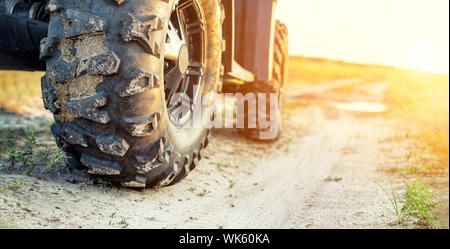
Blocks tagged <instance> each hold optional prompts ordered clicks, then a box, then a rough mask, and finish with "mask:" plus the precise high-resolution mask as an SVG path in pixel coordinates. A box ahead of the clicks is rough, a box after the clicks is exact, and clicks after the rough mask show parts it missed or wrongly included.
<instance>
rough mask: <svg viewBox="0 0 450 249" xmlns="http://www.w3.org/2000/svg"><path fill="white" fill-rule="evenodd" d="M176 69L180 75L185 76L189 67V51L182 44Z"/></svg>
mask: <svg viewBox="0 0 450 249" xmlns="http://www.w3.org/2000/svg"><path fill="white" fill-rule="evenodd" d="M177 64H178V69H179V70H180V73H182V74H185V73H186V71H187V69H188V66H189V49H188V47H187V46H186V45H185V44H183V45H182V46H181V48H180V52H179V53H178V63H177Z"/></svg>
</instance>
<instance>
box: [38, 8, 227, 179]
mask: <svg viewBox="0 0 450 249" xmlns="http://www.w3.org/2000/svg"><path fill="white" fill-rule="evenodd" d="M190 1H191V2H195V3H196V4H197V5H198V6H199V8H200V10H201V15H202V18H203V19H202V22H200V23H199V25H200V27H201V30H202V32H201V35H202V36H203V37H204V40H205V43H204V46H203V48H204V52H205V54H204V58H203V61H202V67H203V70H202V84H201V86H202V88H201V94H202V95H203V94H205V93H207V92H211V91H216V90H217V89H216V88H217V84H218V82H219V77H220V75H219V72H220V61H221V57H220V55H221V51H220V47H221V46H220V43H221V41H220V39H221V26H220V19H221V17H220V13H219V11H218V9H219V8H217V6H218V4H219V3H218V2H217V0H190ZM175 2H178V1H175V0H133V1H130V0H128V1H127V0H98V1H97V0H96V1H91V0H80V1H63V0H49V2H48V5H47V8H46V10H47V12H49V13H50V14H51V19H50V24H49V33H48V37H47V38H45V39H43V40H42V42H41V47H40V50H41V54H40V57H41V58H42V59H45V60H46V64H47V73H46V75H45V76H44V77H43V78H42V92H43V99H44V105H45V107H46V108H47V109H48V110H50V111H51V112H52V113H53V114H54V117H55V124H54V125H53V126H52V132H53V134H54V137H55V140H56V143H57V144H58V146H59V147H60V148H61V149H62V150H63V151H65V152H66V153H67V156H68V162H69V164H70V165H71V166H73V167H76V168H78V169H84V170H87V172H89V173H90V174H93V175H99V176H104V177H107V178H110V179H112V180H114V181H116V182H120V183H121V184H122V186H126V187H146V186H147V187H149V186H166V185H170V184H174V183H176V182H178V181H180V180H181V179H183V178H184V177H185V176H186V175H187V174H188V173H189V172H190V171H191V170H192V169H194V168H195V167H196V166H197V164H198V162H199V160H200V159H201V151H202V149H204V148H205V147H206V146H207V145H208V142H209V139H210V136H209V131H208V130H207V129H203V128H202V129H197V130H193V129H192V130H190V129H184V130H179V129H177V128H176V127H173V125H172V124H171V122H170V120H169V118H168V111H167V108H166V100H165V91H164V84H166V82H165V81H164V68H163V67H164V44H165V41H166V33H167V30H168V23H169V19H170V16H171V11H172V9H173V8H172V7H173V6H174V4H175ZM187 2H188V1H187V0H180V1H179V2H178V4H180V3H181V4H185V3H187ZM187 4H189V3H187ZM205 108H206V107H205ZM178 133H183V134H184V137H185V136H187V135H189V136H190V137H191V139H190V140H189V141H188V142H187V143H186V142H185V141H183V142H180V141H179V139H183V138H184V137H183V136H179V135H178Z"/></svg>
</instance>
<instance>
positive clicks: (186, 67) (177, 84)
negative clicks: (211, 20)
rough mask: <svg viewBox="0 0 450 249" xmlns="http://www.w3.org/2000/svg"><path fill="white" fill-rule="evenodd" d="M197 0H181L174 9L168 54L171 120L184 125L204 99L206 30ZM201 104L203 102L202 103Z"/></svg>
mask: <svg viewBox="0 0 450 249" xmlns="http://www.w3.org/2000/svg"><path fill="white" fill-rule="evenodd" d="M200 10H201V8H200V7H199V4H198V2H197V1H196V0H178V1H176V2H175V4H174V7H173V9H172V13H171V18H170V21H169V27H168V30H167V36H166V42H165V54H164V91H165V95H166V99H165V100H166V106H167V111H168V114H169V119H170V121H171V122H172V124H173V125H175V126H178V127H181V126H183V125H185V124H186V123H188V122H189V121H190V120H191V117H192V115H193V111H194V109H195V108H196V105H197V103H199V102H201V101H199V100H200V97H201V89H202V78H203V64H204V30H203V20H202V13H201V11H200ZM200 104H201V103H200Z"/></svg>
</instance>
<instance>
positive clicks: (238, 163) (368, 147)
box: [0, 83, 400, 228]
mask: <svg viewBox="0 0 450 249" xmlns="http://www.w3.org/2000/svg"><path fill="white" fill-rule="evenodd" d="M386 84H387V83H377V84H372V85H364V86H361V89H362V91H359V92H358V95H357V96H356V97H357V98H356V100H358V101H360V100H366V101H371V102H376V103H377V102H380V101H381V98H382V94H383V89H384V88H385V87H386ZM367 89H370V90H367ZM328 95H329V94H327V93H326V92H323V93H316V94H315V95H314V97H313V98H310V99H308V100H305V99H303V100H295V101H294V102H291V103H288V107H287V113H286V123H285V126H286V127H285V132H284V133H283V135H282V138H281V139H280V140H279V141H278V142H276V143H273V144H265V143H256V142H252V141H248V140H246V139H244V138H242V137H241V136H239V135H238V134H237V132H236V131H234V130H214V131H213V141H212V144H211V145H210V146H209V147H208V149H207V151H206V153H205V159H204V160H202V161H201V164H200V166H199V167H198V168H197V169H196V170H195V171H194V172H192V173H191V174H190V175H189V177H188V178H187V179H186V180H185V181H183V182H182V183H180V184H178V185H175V186H172V187H167V188H161V189H153V190H145V191H143V192H139V191H135V190H130V189H123V188H120V189H118V188H116V187H112V186H108V185H107V184H103V183H100V184H99V183H98V182H97V183H96V181H95V180H93V179H92V178H89V177H88V176H87V175H85V174H84V173H80V172H74V173H72V174H71V173H69V172H68V170H67V169H65V168H63V167H60V168H58V169H52V170H51V171H49V172H48V173H45V174H44V177H43V178H42V179H39V178H37V177H35V176H23V175H21V174H19V173H17V172H18V171H15V170H10V171H8V170H4V171H3V172H0V186H8V185H14V184H15V183H20V187H19V188H18V189H16V190H8V189H5V190H3V191H2V192H0V227H8V228H24V227H25V228H388V227H389V226H388V225H387V224H386V222H389V221H390V219H391V215H392V213H391V210H390V207H389V205H390V204H389V201H388V199H387V196H386V195H385V194H384V192H383V191H382V189H381V187H380V186H387V185H389V184H390V183H391V180H390V179H388V178H387V177H386V174H385V173H384V172H383V170H382V169H380V167H381V166H380V157H381V158H382V157H383V147H385V146H388V145H387V144H386V143H381V142H380V141H382V140H385V139H387V138H389V137H391V136H392V132H393V131H392V125H391V124H390V123H389V122H388V121H387V120H385V119H384V118H383V117H382V116H380V114H376V113H375V114H374V113H371V114H364V113H354V112H348V111H344V110H339V109H337V108H336V107H333V106H330V105H328V104H326V103H328V102H329V101H330V99H329V98H328ZM333 96H335V95H333ZM313 100H314V101H313ZM322 100H323V101H322ZM331 100H332V101H334V102H335V101H338V99H331ZM334 102H333V103H334ZM7 115H10V114H3V115H0V117H1V118H0V123H4V122H6V121H5V120H8V123H10V126H11V127H12V126H13V127H18V126H20V125H21V124H25V125H27V124H34V125H35V126H34V127H33V128H31V129H35V130H36V131H38V134H39V136H38V140H39V143H41V144H49V145H52V143H53V142H52V138H51V135H50V134H48V131H47V130H48V128H47V126H46V125H36V124H39V122H41V123H42V124H47V123H49V122H51V121H50V120H48V119H47V118H34V119H31V118H25V117H23V116H17V115H10V116H7ZM11 124H12V125H11ZM5 127H6V126H5V125H3V129H6V128H5ZM1 162H2V163H3V164H4V167H6V168H7V167H8V161H7V160H6V159H5V160H3V161H1ZM393 181H394V182H395V179H393ZM399 184H400V183H399ZM396 186H397V185H395V184H394V188H395V189H397V187H396ZM398 189H400V187H398Z"/></svg>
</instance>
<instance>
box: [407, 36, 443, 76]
mask: <svg viewBox="0 0 450 249" xmlns="http://www.w3.org/2000/svg"><path fill="white" fill-rule="evenodd" d="M436 50H437V49H436V46H434V45H433V44H425V43H422V44H420V43H417V44H415V45H413V46H411V49H410V54H411V55H410V58H409V59H410V65H409V67H410V68H412V69H416V70H419V71H423V72H434V71H435V70H436V69H438V68H439V67H441V66H442V65H441V64H442V62H441V59H444V58H440V57H442V56H440V55H439V51H436Z"/></svg>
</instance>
